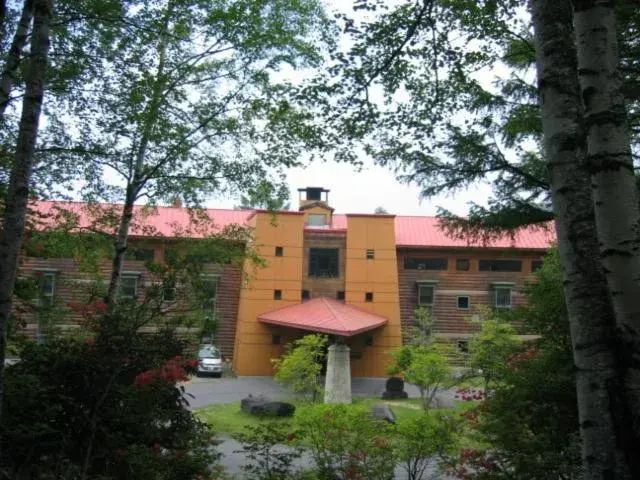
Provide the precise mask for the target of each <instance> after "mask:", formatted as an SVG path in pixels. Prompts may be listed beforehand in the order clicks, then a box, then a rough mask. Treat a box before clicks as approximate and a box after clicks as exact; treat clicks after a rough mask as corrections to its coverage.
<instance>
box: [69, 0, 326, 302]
mask: <svg viewBox="0 0 640 480" xmlns="http://www.w3.org/2000/svg"><path fill="white" fill-rule="evenodd" d="M120 21H121V22H123V23H125V24H131V25H135V26H136V28H135V29H126V30H125V31H124V32H123V33H122V34H121V35H119V36H118V37H117V38H116V39H114V40H113V41H112V42H111V44H110V45H107V46H105V49H106V53H105V55H104V59H105V62H104V68H103V69H102V71H101V73H100V75H99V76H98V77H96V78H95V79H94V80H93V81H92V82H90V83H89V85H87V86H86V87H85V91H84V92H81V93H80V94H79V99H78V103H77V104H76V106H75V108H74V109H73V110H72V111H73V118H72V119H69V121H68V122H67V123H66V124H65V125H67V126H68V128H67V129H68V130H75V131H77V132H79V134H78V135H76V137H75V138H74V139H73V141H74V142H75V144H76V145H77V146H78V147H81V149H82V150H83V151H84V152H86V155H84V157H78V158H79V162H84V163H83V165H84V166H85V169H84V178H83V180H84V189H83V192H82V193H83V195H84V196H85V198H86V199H87V200H90V201H94V200H106V201H110V202H114V201H120V202H122V203H123V205H122V207H121V208H120V209H118V212H117V216H115V217H112V219H115V222H114V223H112V224H111V225H110V228H111V232H113V233H114V234H115V236H116V239H115V247H116V248H115V251H116V253H115V257H114V259H113V268H112V274H111V278H110V282H109V288H108V292H107V295H106V300H107V303H113V302H114V301H116V299H117V292H118V284H119V277H120V270H121V266H122V259H123V258H124V254H125V251H126V248H127V237H128V234H129V231H130V227H131V225H132V222H135V220H136V219H134V218H133V205H134V203H136V202H139V201H142V200H144V201H146V202H147V203H150V204H154V203H158V202H161V201H171V200H172V199H173V198H174V197H175V195H176V194H179V195H180V196H181V197H182V198H183V199H184V200H185V203H186V204H187V205H188V206H198V205H200V204H201V202H202V200H203V199H204V197H205V196H207V195H211V194H220V193H223V192H224V191H225V190H227V191H228V190H232V191H244V190H247V189H248V188H250V187H252V186H254V185H256V184H259V183H260V182H262V181H263V180H264V179H268V178H269V176H270V175H269V172H273V171H276V172H277V170H278V169H279V168H281V167H283V166H289V165H293V164H297V163H298V161H299V160H298V158H299V156H298V153H297V150H296V148H295V145H294V144H292V143H291V144H289V143H288V142H287V133H286V131H283V130H282V129H281V128H280V126H281V125H283V120H282V119H284V118H288V117H289V116H290V112H293V108H292V106H290V105H283V104H282V103H281V101H280V97H281V96H282V93H283V90H282V87H281V86H280V85H278V83H277V81H276V80H275V75H276V71H277V70H278V69H280V68H285V66H286V68H297V67H304V66H309V65H315V64H317V63H318V62H319V61H320V60H321V55H320V51H319V47H320V46H321V45H322V44H323V43H324V41H325V40H327V39H328V36H327V35H326V27H327V25H328V23H327V21H326V19H325V17H324V15H323V11H322V8H321V6H320V3H319V2H317V1H316V0H304V1H302V2H301V1H298V0H260V1H249V0H240V1H235V2H224V1H220V2H209V3H203V2H201V1H199V0H167V1H163V2H156V3H145V4H139V3H136V4H135V5H131V6H128V7H127V8H125V9H124V11H123V12H122V18H121V19H120ZM281 134H282V136H281ZM114 178H117V180H115V181H111V180H112V179H114ZM213 221H215V219H213Z"/></svg>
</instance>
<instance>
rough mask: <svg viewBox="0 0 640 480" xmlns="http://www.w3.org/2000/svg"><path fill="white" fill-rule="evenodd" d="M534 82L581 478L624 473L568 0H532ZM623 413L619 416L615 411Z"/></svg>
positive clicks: (619, 389)
mask: <svg viewBox="0 0 640 480" xmlns="http://www.w3.org/2000/svg"><path fill="white" fill-rule="evenodd" d="M530 5H531V10H532V14H533V22H534V28H535V42H536V60H537V62H536V63H537V71H538V88H539V95H540V106H541V114H542V125H543V134H544V150H545V155H546V159H547V164H548V168H549V176H550V179H549V180H550V185H551V194H552V200H553V206H554V211H555V213H556V232H557V238H558V248H559V250H560V254H561V257H562V263H563V267H564V275H565V283H564V290H565V297H566V302H567V309H568V312H569V321H570V329H571V341H572V346H573V358H574V362H575V367H576V388H577V397H578V411H579V419H580V434H581V437H582V442H583V464H584V467H585V479H587V480H596V479H598V480H604V479H613V478H615V479H629V478H633V477H632V476H631V473H630V468H629V459H628V455H627V454H628V447H626V446H625V445H623V443H624V442H623V441H622V440H623V437H624V436H625V434H624V433H621V431H620V420H621V415H620V411H619V404H620V403H621V402H624V401H625V398H626V397H625V391H624V386H623V380H622V378H621V375H620V365H619V363H618V358H617V356H616V327H615V316H614V312H613V308H612V305H611V302H610V299H609V293H608V290H607V284H606V278H605V275H604V271H603V269H602V265H601V263H600V261H599V255H598V254H599V248H598V241H597V235H596V225H595V216H594V207H593V201H592V194H591V188H590V185H589V173H588V172H587V171H586V169H585V168H584V158H585V156H586V144H585V132H584V127H583V112H582V104H581V99H580V87H579V83H578V76H577V75H578V74H577V59H576V51H575V44H574V36H573V29H572V12H571V6H570V4H569V2H562V1H558V0H532V1H531V2H530ZM622 417H623V418H624V415H623V416H622Z"/></svg>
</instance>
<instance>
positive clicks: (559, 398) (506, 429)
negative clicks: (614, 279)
mask: <svg viewBox="0 0 640 480" xmlns="http://www.w3.org/2000/svg"><path fill="white" fill-rule="evenodd" d="M536 275H537V277H538V281H537V282H536V283H535V284H533V285H531V286H530V287H529V289H528V291H527V305H526V306H522V307H518V308H516V309H514V311H513V312H510V313H508V314H507V315H509V316H511V317H513V318H517V319H519V320H520V321H522V322H523V324H524V328H526V329H527V330H529V331H536V332H539V334H540V335H541V336H540V338H538V339H537V340H535V341H534V342H533V343H530V344H526V345H523V346H522V347H521V349H520V350H519V351H518V352H517V353H515V354H513V355H512V356H511V357H509V358H508V359H507V364H506V365H507V368H506V369H505V370H504V372H503V377H502V379H501V381H500V382H498V383H496V385H495V388H494V391H493V395H491V396H490V397H489V398H488V399H487V400H485V402H484V403H483V404H482V405H481V406H480V407H479V408H478V409H477V410H476V411H475V412H473V411H472V412H470V413H471V415H470V416H469V418H470V419H471V421H472V423H473V424H474V426H475V430H476V432H478V434H480V437H481V439H482V440H483V441H484V442H486V443H488V444H489V445H491V446H492V448H491V450H490V451H489V452H487V455H490V456H491V457H492V462H490V465H491V467H492V468H491V469H486V468H484V467H483V466H482V465H483V463H482V462H479V463H477V464H476V465H475V466H474V469H475V473H474V474H473V475H470V478H478V479H484V478H486V479H505V480H506V479H512V478H530V479H533V480H547V479H550V478H562V479H576V480H577V479H579V478H582V475H581V471H580V470H581V458H580V457H581V453H580V450H581V444H580V438H579V427H578V411H577V399H576V389H575V376H574V371H573V370H574V366H573V357H572V350H571V342H570V335H569V320H568V316H567V311H566V306H565V301H564V295H563V274H562V267H561V263H560V259H559V255H558V253H557V251H552V252H550V253H549V255H548V256H547V257H546V258H545V261H544V264H543V266H542V268H540V269H539V270H538V271H537V273H536ZM482 458H484V456H483V457H482Z"/></svg>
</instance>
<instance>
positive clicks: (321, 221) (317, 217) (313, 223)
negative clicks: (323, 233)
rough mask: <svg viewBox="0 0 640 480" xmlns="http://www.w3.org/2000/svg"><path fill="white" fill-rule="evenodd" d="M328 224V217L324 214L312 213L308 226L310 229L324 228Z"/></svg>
mask: <svg viewBox="0 0 640 480" xmlns="http://www.w3.org/2000/svg"><path fill="white" fill-rule="evenodd" d="M326 224H327V216H326V215H325V214H324V213H310V214H309V217H308V220H307V225H309V226H310V227H324V226H325V225H326Z"/></svg>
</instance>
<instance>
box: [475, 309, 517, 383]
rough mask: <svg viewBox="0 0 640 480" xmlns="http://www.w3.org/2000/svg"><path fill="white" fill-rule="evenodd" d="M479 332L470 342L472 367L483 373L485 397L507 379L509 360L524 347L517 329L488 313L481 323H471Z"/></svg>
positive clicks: (484, 315)
mask: <svg viewBox="0 0 640 480" xmlns="http://www.w3.org/2000/svg"><path fill="white" fill-rule="evenodd" d="M471 323H472V324H474V325H476V326H477V327H478V328H479V330H477V331H476V332H475V333H474V334H473V336H472V337H471V340H470V342H469V366H470V367H472V368H474V369H476V370H477V371H479V372H480V375H481V376H482V378H483V380H484V388H485V394H487V393H489V391H490V389H491V388H493V387H495V384H496V383H497V382H499V381H501V380H502V378H504V375H505V373H506V371H507V359H508V358H509V357H510V356H511V355H513V354H514V353H515V352H516V350H517V349H518V347H519V346H520V344H521V341H520V338H519V337H518V336H517V335H516V330H515V328H514V327H513V326H512V325H511V324H510V323H508V322H506V321H504V320H502V319H500V318H499V317H492V316H491V312H489V311H485V312H484V313H483V314H482V315H480V319H479V320H477V321H472V322H471Z"/></svg>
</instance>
